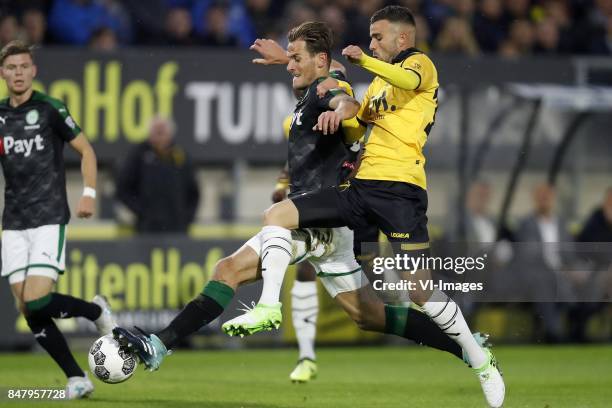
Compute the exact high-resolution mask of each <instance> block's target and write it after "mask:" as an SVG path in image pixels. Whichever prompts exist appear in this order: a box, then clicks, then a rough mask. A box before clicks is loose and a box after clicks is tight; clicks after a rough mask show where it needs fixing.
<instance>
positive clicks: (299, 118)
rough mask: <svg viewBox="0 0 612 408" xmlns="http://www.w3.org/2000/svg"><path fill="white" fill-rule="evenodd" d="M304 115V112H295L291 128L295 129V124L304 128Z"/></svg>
mask: <svg viewBox="0 0 612 408" xmlns="http://www.w3.org/2000/svg"><path fill="white" fill-rule="evenodd" d="M303 114H304V113H303V112H302V110H301V109H300V110H299V111H297V112H295V113H294V114H293V118H292V119H291V126H289V127H290V128H292V127H293V124H294V123H295V124H296V125H298V126H302V115H303Z"/></svg>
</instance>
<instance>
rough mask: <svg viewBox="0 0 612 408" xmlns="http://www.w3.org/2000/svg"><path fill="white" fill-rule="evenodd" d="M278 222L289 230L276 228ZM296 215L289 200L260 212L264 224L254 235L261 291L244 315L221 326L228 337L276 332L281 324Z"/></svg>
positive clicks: (246, 308) (295, 210)
mask: <svg viewBox="0 0 612 408" xmlns="http://www.w3.org/2000/svg"><path fill="white" fill-rule="evenodd" d="M281 220H285V221H288V222H287V224H288V225H287V226H288V227H289V228H283V227H280V226H279V225H282V224H279V222H280V221H281ZM297 221H298V213H297V209H296V208H295V205H293V203H292V201H291V200H284V201H281V202H279V203H276V204H274V205H273V206H272V207H270V208H269V209H267V210H266V211H265V213H264V224H265V226H264V227H263V228H262V230H261V232H260V233H259V234H257V237H258V244H259V246H258V248H260V251H261V252H260V255H261V274H262V277H263V288H262V291H261V297H260V298H259V301H258V303H257V305H254V306H253V307H252V308H249V307H245V309H243V311H244V312H245V314H243V315H241V316H238V317H236V318H235V319H232V320H230V321H228V322H226V323H225V324H224V325H223V331H225V332H226V333H227V334H229V335H230V336H235V335H239V336H247V335H251V334H255V333H257V332H260V331H263V330H272V329H278V328H279V327H280V325H281V323H282V320H283V315H282V313H281V306H282V305H281V303H280V302H279V298H280V292H281V287H282V284H283V278H284V277H285V272H286V270H287V266H288V265H289V262H291V258H292V256H293V254H292V252H293V247H292V242H293V240H292V236H291V229H293V228H297V226H298V225H297Z"/></svg>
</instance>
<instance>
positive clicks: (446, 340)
mask: <svg viewBox="0 0 612 408" xmlns="http://www.w3.org/2000/svg"><path fill="white" fill-rule="evenodd" d="M385 318H386V320H385V333H387V334H395V335H397V336H400V337H404V338H406V339H409V340H412V341H414V342H416V343H417V344H420V345H424V346H428V347H432V348H435V349H438V350H442V351H447V352H449V353H451V354H453V355H455V356H457V357H459V358H460V359H462V360H463V350H462V349H461V347H459V345H458V344H457V343H456V342H454V341H453V340H452V339H451V338H450V337H448V336H447V335H446V334H445V333H444V332H443V331H442V330H440V328H439V327H438V325H437V324H435V323H434V322H433V321H432V320H431V319H430V318H429V317H427V315H426V314H424V313H422V312H419V311H418V310H416V309H412V308H410V307H407V306H393V305H385Z"/></svg>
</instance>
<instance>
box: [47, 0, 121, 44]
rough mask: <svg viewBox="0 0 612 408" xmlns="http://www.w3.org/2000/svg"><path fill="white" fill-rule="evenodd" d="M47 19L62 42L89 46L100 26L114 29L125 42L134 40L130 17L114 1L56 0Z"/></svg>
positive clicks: (50, 28) (54, 33)
mask: <svg viewBox="0 0 612 408" xmlns="http://www.w3.org/2000/svg"><path fill="white" fill-rule="evenodd" d="M48 21H49V31H50V32H51V33H52V35H53V38H54V39H55V40H57V41H59V42H60V43H65V44H74V45H86V44H87V43H88V42H89V40H90V37H91V34H92V33H93V32H94V31H95V30H97V29H98V28H100V27H109V28H110V29H112V30H113V31H115V33H117V36H118V37H119V39H120V41H121V42H123V43H129V41H130V40H131V27H130V20H129V17H128V15H127V14H126V13H124V12H123V9H122V8H121V6H120V5H119V4H118V3H117V2H115V1H111V0H105V1H94V0H54V2H53V5H52V7H51V10H50V12H49V20H48Z"/></svg>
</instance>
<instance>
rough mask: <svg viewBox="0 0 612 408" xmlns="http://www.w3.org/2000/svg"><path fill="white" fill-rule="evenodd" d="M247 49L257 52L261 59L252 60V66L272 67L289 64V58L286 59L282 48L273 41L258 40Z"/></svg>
mask: <svg viewBox="0 0 612 408" xmlns="http://www.w3.org/2000/svg"><path fill="white" fill-rule="evenodd" d="M249 49H251V50H253V51H256V52H258V53H259V54H260V55H261V57H262V58H255V59H254V60H253V63H254V64H261V65H274V64H287V63H288V62H289V58H287V54H286V52H285V50H284V49H283V47H281V46H280V45H278V43H277V42H276V41H274V40H269V39H267V38H258V39H256V40H255V42H254V43H253V45H251V46H250V47H249Z"/></svg>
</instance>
